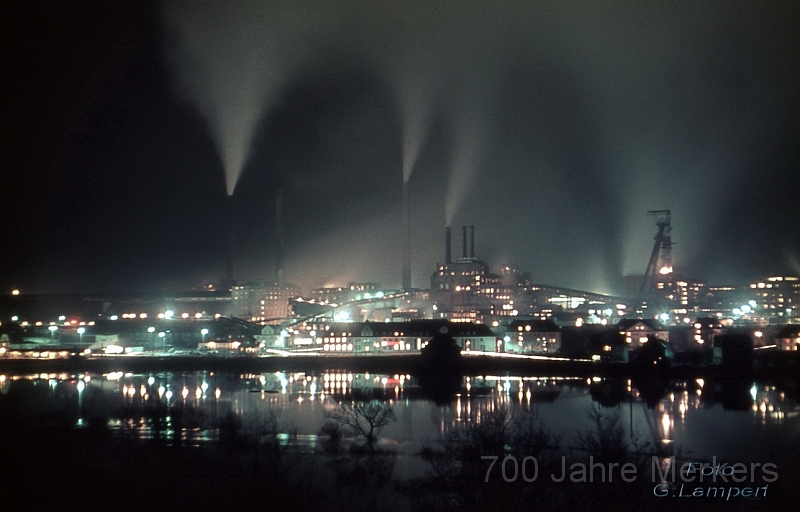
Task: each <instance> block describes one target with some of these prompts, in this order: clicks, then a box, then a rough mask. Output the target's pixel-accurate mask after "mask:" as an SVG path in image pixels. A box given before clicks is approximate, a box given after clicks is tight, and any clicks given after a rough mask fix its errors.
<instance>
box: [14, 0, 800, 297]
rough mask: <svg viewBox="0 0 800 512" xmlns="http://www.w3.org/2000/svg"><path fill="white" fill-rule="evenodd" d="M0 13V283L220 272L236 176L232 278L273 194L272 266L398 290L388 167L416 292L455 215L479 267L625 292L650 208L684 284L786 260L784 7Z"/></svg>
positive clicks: (268, 260) (745, 274)
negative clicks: (468, 234)
mask: <svg viewBox="0 0 800 512" xmlns="http://www.w3.org/2000/svg"><path fill="white" fill-rule="evenodd" d="M228 4H235V5H234V6H231V5H228ZM261 4H264V5H261ZM336 4H338V6H337V5H336ZM0 20H2V21H0V27H2V31H0V33H2V36H0V37H2V44H1V45H0V52H1V54H2V63H3V68H4V69H3V71H2V73H1V74H0V76H1V77H2V78H0V81H1V82H0V83H2V88H1V89H0V90H2V130H3V133H2V137H1V138H0V141H1V142H0V143H2V153H0V156H2V167H3V172H2V179H0V192H1V193H2V196H1V197H2V199H1V200H0V240H2V243H1V244H0V291H2V293H8V292H10V290H11V289H12V288H19V289H21V290H22V291H23V293H60V292H81V293H85V292H98V293H100V292H125V291H143V290H152V291H161V290H182V289H188V288H190V287H197V286H200V285H202V284H203V283H206V282H218V281H219V280H220V278H221V277H223V276H224V274H225V260H226V254H227V243H226V237H227V229H228V224H229V221H228V218H227V215H226V213H225V204H226V196H227V195H228V193H229V192H231V191H232V192H233V199H232V201H233V204H234V206H233V207H234V219H235V234H236V278H237V279H238V280H239V281H246V280H250V279H260V278H269V279H273V278H274V270H275V268H274V260H275V254H276V252H275V247H276V228H275V198H276V194H277V190H278V189H279V188H283V190H284V191H285V218H286V219H285V220H286V223H285V231H286V276H287V281H289V282H292V283H295V284H297V285H300V286H301V287H303V288H304V289H305V290H306V291H308V289H310V288H312V287H319V286H330V285H344V284H347V283H348V282H350V281H368V282H380V283H382V284H383V285H384V286H387V287H398V286H400V279H401V246H402V228H401V226H400V221H401V207H400V204H401V193H402V182H403V179H404V176H405V177H406V178H408V180H409V182H408V183H409V187H410V191H411V205H412V208H413V211H412V215H411V221H412V230H413V233H414V234H413V238H412V249H413V252H412V260H413V284H414V286H416V287H420V288H427V287H428V286H429V285H430V279H429V278H430V275H431V273H432V272H433V271H434V268H435V264H436V263H437V262H441V261H442V260H443V258H444V247H443V238H444V228H445V226H446V225H447V224H451V225H452V226H453V227H454V230H453V233H454V237H453V241H454V244H453V245H454V254H456V255H458V254H459V253H460V233H461V231H460V226H461V225H463V224H472V225H475V231H476V255H477V256H478V257H479V258H481V259H483V260H485V261H487V262H488V263H489V264H490V265H491V267H492V268H493V269H496V268H497V267H498V266H499V265H501V264H505V263H515V264H517V265H519V266H520V268H521V269H523V270H527V271H530V272H531V274H532V277H533V280H534V281H535V282H540V283H548V284H554V285H561V286H569V287H574V288H580V289H587V290H592V291H598V292H605V293H619V292H620V291H621V276H622V275H625V274H641V273H643V272H644V269H645V267H646V266H647V259H648V256H649V253H650V250H651V248H652V244H653V236H654V235H655V233H656V225H655V222H654V220H653V219H652V218H650V217H648V215H647V211H648V210H662V209H669V210H671V211H672V221H673V241H674V242H675V243H676V245H675V248H674V250H673V254H674V260H675V265H676V270H677V271H679V272H683V273H685V274H686V275H687V276H688V277H690V278H696V279H704V280H706V281H708V282H709V283H710V284H744V283H747V282H748V281H750V280H755V279H757V278H758V277H759V276H764V275H768V274H775V273H793V274H800V233H799V231H798V225H799V224H798V221H800V201H799V200H798V199H797V194H798V192H800V173H799V172H798V170H799V169H800V161H799V159H798V156H800V149H799V148H798V140H800V137H799V135H800V123H799V119H800V118H799V114H800V110H799V107H800V35H798V34H799V33H800V30H798V27H800V7H798V4H797V3H796V2H792V1H786V2H779V1H770V0H767V1H762V2H753V1H751V0H748V1H731V0H720V1H658V2H652V1H610V2H597V1H594V0H586V1H553V2H532V1H531V2H528V1H525V2H523V1H519V2H511V1H500V2H478V1H475V2H472V1H466V2H461V1H459V2H456V1H439V0H432V1H431V0H427V1H419V2H396V1H393V2H384V1H366V0H365V1H344V2H329V1H321V0H320V1H297V2H280V1H276V2H255V1H253V2H224V1H221V0H209V1H202V2H172V3H157V2H156V3H153V2H147V1H144V2H143V1H135V2H134V1H127V0H123V1H119V2H100V1H91V0H82V1H80V2H77V1H67V2H60V3H52V2H31V1H24V2H23V1H20V0H11V1H10V2H6V3H4V6H3V8H2V14H1V15H0ZM4 290H5V291H4Z"/></svg>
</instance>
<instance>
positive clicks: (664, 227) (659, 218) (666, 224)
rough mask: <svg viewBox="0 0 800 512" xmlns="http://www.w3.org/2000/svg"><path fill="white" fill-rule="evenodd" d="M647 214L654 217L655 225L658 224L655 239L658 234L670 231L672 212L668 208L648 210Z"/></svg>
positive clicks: (667, 233)
mask: <svg viewBox="0 0 800 512" xmlns="http://www.w3.org/2000/svg"><path fill="white" fill-rule="evenodd" d="M647 215H650V216H651V217H655V219H656V226H658V234H656V239H658V237H659V235H669V234H670V231H672V213H671V211H670V210H649V211H648V212H647Z"/></svg>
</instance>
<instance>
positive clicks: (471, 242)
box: [469, 226, 475, 259]
mask: <svg viewBox="0 0 800 512" xmlns="http://www.w3.org/2000/svg"><path fill="white" fill-rule="evenodd" d="M469 257H470V258H471V259H475V226H470V227H469Z"/></svg>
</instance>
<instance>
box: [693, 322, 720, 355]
mask: <svg viewBox="0 0 800 512" xmlns="http://www.w3.org/2000/svg"><path fill="white" fill-rule="evenodd" d="M726 333H727V328H726V327H725V326H724V325H723V324H722V322H720V321H719V319H717V318H698V319H697V320H695V321H694V323H693V324H692V339H691V340H689V344H688V348H690V349H691V348H700V347H705V348H709V347H713V346H714V338H715V337H717V336H719V335H721V334H726Z"/></svg>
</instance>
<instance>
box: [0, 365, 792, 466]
mask: <svg viewBox="0 0 800 512" xmlns="http://www.w3.org/2000/svg"><path fill="white" fill-rule="evenodd" d="M458 384H459V385H458V388H457V389H455V390H454V393H453V394H452V396H451V398H450V399H449V400H445V401H441V400H440V401H438V402H437V401H433V400H430V399H428V398H427V394H426V392H425V391H426V390H425V389H423V388H422V386H420V384H419V381H418V379H417V378H415V377H414V376H412V375H381V374H370V373H352V372H347V371H336V370H331V371H328V372H323V373H305V372H292V373H286V372H271V373H263V374H243V375H231V374H221V373H220V374H215V373H214V372H197V373H188V374H181V373H169V372H164V373H152V374H123V373H121V372H118V373H109V374H106V375H95V374H36V375H25V376H11V375H0V394H3V395H11V394H15V393H18V394H19V395H20V396H21V397H22V403H23V404H24V412H25V414H27V415H28V419H29V420H30V421H36V422H38V423H40V424H54V425H55V424H61V425H63V424H69V425H74V426H77V427H87V426H97V425H98V422H102V423H103V425H104V426H106V427H108V428H109V429H110V430H111V431H112V432H114V433H115V434H116V435H119V436H131V437H133V438H137V439H154V438H164V439H166V440H169V442H176V443H181V444H188V445H196V444H198V443H203V442H207V441H210V440H215V439H218V438H219V428H218V425H219V420H220V419H221V418H225V417H226V416H227V415H230V414H234V415H236V416H238V417H239V418H240V419H241V428H242V430H243V431H247V430H248V429H252V428H253V425H254V424H255V423H258V422H259V421H261V420H262V419H263V418H264V417H265V416H266V415H267V414H271V413H274V414H275V417H276V418H277V419H278V423H279V427H280V429H282V432H284V433H287V432H289V431H295V432H296V433H297V434H298V435H297V436H291V437H290V436H288V435H283V436H282V437H279V439H281V440H282V442H285V443H290V442H291V443H295V444H297V445H300V446H302V447H304V448H305V449H308V450H312V451H313V450H316V449H317V448H318V446H319V438H318V437H317V433H318V432H319V429H320V427H321V426H322V425H323V423H324V421H325V413H326V411H329V410H331V409H332V408H335V407H337V406H338V404H339V403H341V402H342V401H352V400H364V399H379V400H383V401H386V402H388V403H389V404H391V405H392V407H393V408H394V411H395V414H396V416H397V421H396V422H395V423H394V424H392V425H390V426H388V427H387V428H385V429H384V430H383V431H382V432H381V437H382V438H383V442H384V443H386V444H391V445H392V446H395V447H396V448H397V449H398V452H399V454H400V455H413V454H415V453H417V452H419V450H420V449H421V448H422V447H423V446H424V445H425V443H430V442H432V441H434V440H437V439H439V438H441V436H443V435H446V434H448V433H449V432H452V431H453V430H454V429H457V428H459V426H460V425H462V424H464V423H468V422H474V423H480V422H481V420H482V418H483V417H484V416H485V415H486V414H489V413H493V412H495V411H497V410H498V409H501V410H504V411H506V412H508V413H509V414H514V413H515V412H516V411H519V410H534V409H535V410H537V411H538V413H539V414H540V417H541V418H542V420H543V421H544V423H545V425H546V426H547V427H548V428H549V429H550V430H552V431H553V432H554V433H556V434H558V435H562V436H563V441H562V442H563V443H564V445H565V447H566V448H570V447H572V445H573V444H574V443H575V436H576V435H577V433H579V432H582V431H585V430H587V429H591V428H592V423H591V420H590V419H589V417H588V415H587V410H588V408H589V407H591V406H592V404H601V405H603V406H604V407H605V409H604V411H607V412H609V413H613V414H618V415H619V418H620V424H621V425H622V426H623V427H624V428H625V430H626V433H627V434H628V435H629V438H630V439H635V440H637V441H638V442H642V441H647V442H651V443H653V445H655V446H658V447H659V448H660V449H661V451H662V453H666V454H667V455H669V454H676V453H678V452H680V453H681V454H683V455H684V456H691V457H698V458H701V459H703V460H708V459H710V458H711V457H714V456H716V457H717V458H728V459H730V460H735V459H739V458H747V459H752V458H758V457H770V456H775V454H776V453H780V452H781V446H783V445H784V443H787V442H788V443H792V442H794V443H795V444H796V440H795V439H794V438H793V437H792V436H793V435H794V433H795V432H797V430H798V428H799V427H798V425H800V420H799V419H798V418H799V417H800V408H799V407H798V404H797V400H796V397H795V395H792V393H796V391H794V390H792V389H791V388H790V389H780V388H777V387H775V386H771V385H765V384H759V383H752V382H749V383H747V382H745V383H725V382H723V383H720V382H711V381H708V380H703V379H697V380H696V381H688V382H679V383H677V384H672V385H670V386H669V387H668V388H665V389H656V390H654V389H646V388H644V387H641V386H640V387H637V385H636V383H633V382H631V381H630V380H627V379H598V378H595V379H555V378H546V377H524V378H523V377H520V376H471V377H464V378H461V380H460V382H459V383H458ZM745 440H746V441H747V442H743V441H745Z"/></svg>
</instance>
